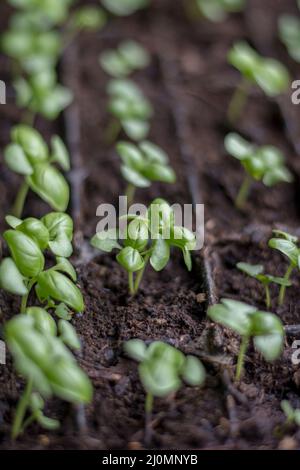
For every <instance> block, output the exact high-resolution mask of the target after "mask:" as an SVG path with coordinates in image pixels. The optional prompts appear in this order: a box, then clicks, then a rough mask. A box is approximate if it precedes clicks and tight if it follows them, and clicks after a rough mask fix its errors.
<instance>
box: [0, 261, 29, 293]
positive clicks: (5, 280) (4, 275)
mask: <svg viewBox="0 0 300 470" xmlns="http://www.w3.org/2000/svg"><path fill="white" fill-rule="evenodd" d="M0 287H1V289H4V290H6V291H7V292H10V293H11V294H15V295H21V296H23V295H26V294H27V293H28V289H27V287H26V286H25V283H24V277H23V276H22V274H21V273H20V271H19V270H18V268H17V266H16V264H15V262H14V261H13V260H12V259H11V258H4V259H3V260H2V261H1V263H0Z"/></svg>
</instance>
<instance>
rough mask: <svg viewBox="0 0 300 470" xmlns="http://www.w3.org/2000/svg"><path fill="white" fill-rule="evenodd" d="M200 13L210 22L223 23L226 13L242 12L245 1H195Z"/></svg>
mask: <svg viewBox="0 0 300 470" xmlns="http://www.w3.org/2000/svg"><path fill="white" fill-rule="evenodd" d="M196 4H197V7H198V9H199V10H200V13H201V14H202V15H203V16H204V17H205V18H207V19H208V20H210V21H214V22H220V21H224V20H225V19H226V17H227V14H228V13H235V12H238V11H242V10H243V9H244V7H245V4H246V0H196Z"/></svg>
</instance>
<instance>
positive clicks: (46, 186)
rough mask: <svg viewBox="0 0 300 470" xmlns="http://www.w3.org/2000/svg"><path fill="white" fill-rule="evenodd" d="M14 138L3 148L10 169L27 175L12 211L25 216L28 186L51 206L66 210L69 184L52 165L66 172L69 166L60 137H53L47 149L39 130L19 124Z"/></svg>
mask: <svg viewBox="0 0 300 470" xmlns="http://www.w3.org/2000/svg"><path fill="white" fill-rule="evenodd" d="M11 140H12V142H11V143H10V144H9V145H8V146H7V147H6V148H5V151H4V159H5V162H6V164H7V166H8V167H9V169H10V170H12V171H14V172H15V173H18V174H20V175H22V176H24V181H23V184H22V185H21V187H20V190H19V192H18V194H17V197H16V201H15V204H14V208H13V214H14V215H15V216H16V217H20V216H21V215H22V212H23V207H24V203H25V199H26V196H27V193H28V190H29V189H31V190H32V191H33V192H35V193H36V194H37V195H38V196H39V197H40V198H41V199H43V200H44V201H45V202H47V204H49V206H50V207H51V208H52V209H54V210H56V211H59V212H64V211H65V210H66V208H67V206H68V204H69V197H70V190H69V185H68V183H67V182H66V180H65V178H64V176H63V175H62V174H61V172H60V171H58V169H57V168H56V167H55V166H54V165H53V164H58V165H59V166H60V167H61V168H62V169H63V170H64V171H68V170H69V169H70V159H69V154H68V151H67V149H66V146H65V145H64V143H63V141H62V140H61V138H60V137H59V136H57V135H56V136H54V137H52V139H51V149H48V146H47V144H46V142H45V141H44V139H43V137H42V136H41V134H40V133H39V132H38V131H37V130H35V129H34V128H32V127H29V126H25V125H23V124H20V125H17V126H15V127H14V128H13V129H12V132H11Z"/></svg>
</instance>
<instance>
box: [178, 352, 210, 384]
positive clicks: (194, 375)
mask: <svg viewBox="0 0 300 470" xmlns="http://www.w3.org/2000/svg"><path fill="white" fill-rule="evenodd" d="M205 375H206V373H205V368H204V366H203V364H202V362H200V361H199V359H197V358H196V357H195V356H187V357H186V361H185V365H184V368H183V371H182V378H183V380H184V381H185V382H186V383H187V384H188V385H191V386H193V387H195V386H200V385H203V383H204V381H205Z"/></svg>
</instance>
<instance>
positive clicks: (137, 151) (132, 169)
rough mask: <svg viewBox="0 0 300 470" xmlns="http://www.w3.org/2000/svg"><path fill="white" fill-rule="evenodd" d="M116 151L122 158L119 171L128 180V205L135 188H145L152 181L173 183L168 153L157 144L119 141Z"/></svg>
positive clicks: (173, 174) (130, 202) (173, 177)
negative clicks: (136, 143) (135, 143)
mask: <svg viewBox="0 0 300 470" xmlns="http://www.w3.org/2000/svg"><path fill="white" fill-rule="evenodd" d="M117 152H118V154H119V155H120V157H121V159H122V166H121V172H122V175H123V177H124V179H125V180H126V181H127V182H128V187H127V191H126V195H127V197H128V205H129V206H130V205H131V204H132V202H133V198H134V193H135V188H147V187H149V186H150V185H151V183H152V182H153V181H161V182H163V183H175V181H176V174H175V172H174V170H173V169H172V168H171V167H170V166H169V164H168V162H169V158H168V155H167V154H166V153H165V152H164V151H163V150H162V149H161V148H160V147H158V146H157V145H155V144H153V143H151V142H149V141H143V142H141V143H140V144H138V145H134V144H131V143H130V142H119V143H118V144H117Z"/></svg>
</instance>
